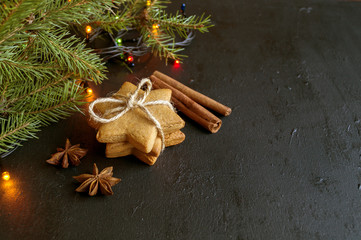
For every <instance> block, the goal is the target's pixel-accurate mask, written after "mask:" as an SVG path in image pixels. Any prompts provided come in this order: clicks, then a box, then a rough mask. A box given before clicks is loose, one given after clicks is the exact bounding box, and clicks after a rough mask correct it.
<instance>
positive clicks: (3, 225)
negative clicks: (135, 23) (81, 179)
mask: <svg viewBox="0 0 361 240" xmlns="http://www.w3.org/2000/svg"><path fill="white" fill-rule="evenodd" d="M174 2H176V1H174ZM184 2H185V3H186V4H187V13H188V14H195V13H196V14H200V13H202V12H204V11H205V12H207V13H209V14H212V20H213V22H214V24H215V27H214V28H212V29H211V32H210V33H209V34H204V35H201V34H197V37H196V39H195V41H194V42H193V43H192V45H191V46H190V47H188V48H187V50H186V51H185V53H186V54H188V55H189V56H190V57H189V58H188V59H186V60H185V61H184V64H182V66H181V67H180V68H174V67H173V66H172V65H168V66H165V65H164V64H163V62H161V61H159V60H158V59H156V58H152V57H149V56H148V57H144V58H142V59H141V62H139V63H138V62H137V63H136V64H137V66H136V67H135V68H134V74H130V73H129V72H127V71H126V70H124V69H123V68H122V67H121V66H120V64H119V63H118V62H115V61H113V62H109V63H108V66H109V80H107V81H105V82H104V83H103V84H102V85H100V86H97V87H95V88H94V90H95V94H96V95H97V96H105V95H106V93H108V92H110V91H115V90H117V89H118V88H119V87H120V85H121V84H122V83H123V82H124V81H125V80H132V79H134V78H135V77H138V78H141V77H145V76H149V75H150V74H151V73H152V72H153V71H154V70H160V71H163V72H165V73H167V74H169V75H171V76H173V77H175V78H177V79H178V80H180V81H182V82H183V83H185V84H186V85H189V86H190V87H192V88H194V89H196V90H198V91H200V92H202V93H204V94H206V95H208V96H210V97H212V98H214V99H217V100H219V101H220V102H222V103H224V104H226V105H229V106H231V107H232V108H233V113H232V114H231V115H230V116H229V117H223V118H222V120H223V126H222V128H221V130H220V131H219V132H218V133H217V134H209V133H208V132H206V131H205V130H203V129H202V128H200V127H198V126H197V125H196V124H194V123H192V122H191V121H189V119H187V118H185V120H186V127H185V128H184V132H185V134H186V141H185V142H184V143H182V144H181V145H178V146H175V147H171V148H168V149H166V151H165V152H164V153H163V154H162V156H161V157H160V158H159V159H158V161H157V163H156V164H155V166H153V167H149V166H146V165H145V164H142V163H141V162H140V161H138V160H137V159H135V158H134V157H131V156H129V157H123V158H119V159H106V158H105V157H104V146H103V145H102V144H99V143H97V142H96V140H95V131H94V130H93V129H91V128H90V127H89V126H88V125H87V122H86V117H84V116H83V115H81V114H76V115H74V116H73V117H71V118H69V119H67V120H63V121H60V123H58V124H53V125H51V126H49V127H46V128H44V129H43V131H42V132H40V134H39V137H40V138H39V140H31V141H29V142H26V143H24V147H22V148H19V149H18V150H17V151H15V152H14V153H13V154H11V155H10V156H8V157H6V158H4V159H1V160H0V161H1V164H2V166H3V168H4V169H7V170H9V171H10V172H11V174H12V181H11V182H10V183H5V182H3V181H2V182H1V183H0V239H239V240H246V239H277V240H280V239H287V240H289V239H305V240H313V239H327V240H330V239H361V230H360V229H361V191H360V190H359V187H358V185H359V184H360V183H361V161H360V154H361V138H360V131H361V108H360V103H361V101H360V99H361V68H360V62H361V61H360V59H361V47H360V46H361V2H340V1H338V2H337V1H331V0H314V1H306V0H302V1H301V0H294V1H290V0H273V1H269V0H252V1H245V0H222V1H218V0H212V1H184ZM180 3H181V2H179V3H178V1H177V2H176V3H174V6H175V8H179V6H178V5H180ZM66 137H69V138H70V139H71V141H72V143H74V144H75V143H81V144H82V146H84V147H86V148H89V149H90V150H89V154H88V155H87V156H86V157H85V158H84V159H83V160H82V164H81V165H80V166H79V167H71V168H69V169H65V170H63V169H59V168H56V167H53V166H50V165H48V164H46V163H45V160H46V159H48V158H49V157H50V155H51V153H53V152H54V151H55V149H56V147H59V146H63V145H64V143H65V139H66ZM94 162H95V163H97V165H98V166H99V168H101V169H102V168H104V167H106V166H114V175H115V176H117V177H120V178H122V182H121V183H119V184H118V185H116V186H115V187H114V192H115V194H114V196H110V197H104V196H97V197H92V198H91V197H88V196H87V195H84V194H78V193H76V192H75V191H74V190H75V188H76V187H77V186H78V184H77V183H76V182H75V181H74V180H73V179H72V176H74V175H78V174H81V173H84V172H90V171H91V169H92V164H93V163H94Z"/></svg>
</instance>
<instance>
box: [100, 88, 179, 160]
mask: <svg viewBox="0 0 361 240" xmlns="http://www.w3.org/2000/svg"><path fill="white" fill-rule="evenodd" d="M136 89H137V87H136V86H135V85H133V84H132V83H129V82H125V83H124V84H123V85H122V87H121V88H120V90H119V91H118V92H117V93H115V94H114V95H113V98H120V97H124V98H129V96H130V95H131V94H133V93H134V92H135V90H136ZM143 94H144V92H143V91H142V90H140V91H139V94H138V96H142V95H143ZM171 94H172V92H171V90H169V89H157V90H152V91H150V93H149V95H148V96H147V97H146V99H145V103H146V102H153V101H158V100H163V101H170V99H171ZM117 107H119V106H117V103H109V102H106V103H98V104H97V105H95V107H94V110H95V111H96V112H97V113H99V114H103V115H104V117H106V118H111V117H112V116H114V115H115V114H114V113H110V114H108V113H107V112H109V109H114V108H117ZM146 108H147V109H148V110H149V112H150V113H151V114H152V116H153V117H154V118H155V119H157V121H158V122H159V123H160V125H161V128H162V130H163V133H164V138H165V139H164V144H165V146H166V147H168V146H172V145H176V144H179V143H181V142H183V141H184V139H185V135H184V133H182V132H181V131H180V129H181V128H183V127H184V124H185V123H184V121H183V119H181V118H180V117H179V116H178V115H177V114H176V113H175V112H174V111H173V110H172V109H170V108H169V107H168V106H166V105H149V106H146ZM97 128H98V133H97V135H96V138H97V140H98V141H99V142H102V143H106V150H105V155H106V157H109V158H116V157H122V156H127V155H134V156H135V157H137V158H138V159H140V160H141V161H143V162H144V163H146V164H149V165H153V164H154V163H155V162H156V161H157V158H158V156H159V155H160V152H161V150H162V141H161V137H160V134H159V132H158V130H157V128H156V126H155V124H154V122H152V121H151V120H150V119H149V117H148V115H147V114H146V113H145V112H144V110H142V109H140V108H138V107H136V108H132V109H130V110H129V111H128V112H126V113H125V114H124V115H123V116H122V117H120V118H118V119H117V120H115V121H112V122H109V123H103V124H100V125H99V126H98V127H97Z"/></svg>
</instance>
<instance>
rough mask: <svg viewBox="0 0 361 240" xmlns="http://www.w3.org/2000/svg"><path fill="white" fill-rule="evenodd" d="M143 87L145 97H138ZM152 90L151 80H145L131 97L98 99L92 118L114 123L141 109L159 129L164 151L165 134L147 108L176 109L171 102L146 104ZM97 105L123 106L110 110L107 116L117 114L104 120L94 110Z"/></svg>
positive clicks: (91, 111)
mask: <svg viewBox="0 0 361 240" xmlns="http://www.w3.org/2000/svg"><path fill="white" fill-rule="evenodd" d="M143 86H145V87H146V89H145V91H144V94H143V96H141V97H138V95H139V90H140V89H141V88H142V87H143ZM151 90H152V82H151V81H150V80H149V78H144V79H142V81H141V82H140V83H139V85H138V87H137V89H136V90H135V91H134V93H133V94H131V95H130V96H129V97H122V99H116V98H111V97H110V98H98V99H96V100H95V101H94V102H92V103H91V104H90V105H89V113H90V116H91V117H92V118H93V119H94V120H95V121H97V122H100V123H110V122H113V121H115V120H117V119H119V118H120V117H122V116H123V115H124V114H126V113H127V112H128V111H129V110H131V109H133V108H140V109H141V110H143V111H144V112H145V113H146V114H147V116H148V118H149V119H150V120H151V121H152V122H153V123H154V125H155V126H156V128H157V130H158V132H159V134H160V136H161V140H162V151H163V149H164V147H165V145H164V132H163V129H162V126H161V125H160V123H159V122H158V120H157V119H156V118H155V117H154V116H153V115H152V114H151V113H150V112H149V110H148V109H147V108H146V107H147V106H152V105H166V106H167V107H169V108H170V109H172V110H173V111H174V108H173V106H172V104H170V102H169V101H164V100H157V101H153V102H146V103H144V101H145V99H146V98H147V96H148V95H149V93H150V91H151ZM97 103H118V104H120V105H121V106H120V107H116V108H113V109H110V110H107V112H106V113H105V114H104V115H106V114H110V113H115V112H117V114H116V115H115V116H114V117H111V118H103V117H102V116H98V115H97V114H96V113H95V112H94V110H93V109H94V106H95V104H97Z"/></svg>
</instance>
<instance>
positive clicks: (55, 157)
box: [46, 139, 88, 168]
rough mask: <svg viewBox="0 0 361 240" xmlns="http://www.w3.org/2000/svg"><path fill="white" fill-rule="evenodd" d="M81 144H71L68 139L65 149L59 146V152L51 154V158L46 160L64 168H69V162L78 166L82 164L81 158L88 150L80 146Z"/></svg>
mask: <svg viewBox="0 0 361 240" xmlns="http://www.w3.org/2000/svg"><path fill="white" fill-rule="evenodd" d="M79 146H80V144H77V145H73V146H72V145H71V143H70V141H69V139H66V143H65V149H63V148H57V149H56V150H57V151H58V152H57V153H54V154H52V155H51V158H50V159H48V160H46V162H47V163H50V164H53V165H60V164H61V166H62V167H63V168H67V167H68V166H69V162H70V163H71V164H72V165H74V166H78V165H79V164H80V159H81V158H82V157H84V156H85V154H86V153H87V152H88V150H87V149H84V148H80V147H79Z"/></svg>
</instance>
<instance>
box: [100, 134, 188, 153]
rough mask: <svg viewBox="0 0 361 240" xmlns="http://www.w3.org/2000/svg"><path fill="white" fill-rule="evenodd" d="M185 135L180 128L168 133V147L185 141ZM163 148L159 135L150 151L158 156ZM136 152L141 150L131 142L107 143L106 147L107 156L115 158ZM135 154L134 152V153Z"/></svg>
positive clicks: (165, 142) (165, 141)
mask: <svg viewBox="0 0 361 240" xmlns="http://www.w3.org/2000/svg"><path fill="white" fill-rule="evenodd" d="M184 139H185V135H184V133H182V132H181V131H180V130H178V131H176V132H174V133H171V134H167V135H165V136H164V144H165V146H166V147H169V146H173V145H177V144H180V143H182V142H183V141H184ZM161 149H162V141H161V138H160V137H157V138H156V140H155V142H154V146H153V148H152V150H151V151H150V152H149V153H144V154H150V155H151V156H155V157H158V156H159V154H160V152H161ZM134 152H140V153H142V152H141V151H139V150H138V149H136V148H135V147H133V145H132V144H130V143H129V142H120V143H107V146H106V149H105V156H106V157H108V158H115V157H123V156H127V155H131V154H133V153H134ZM133 155H134V154H133Z"/></svg>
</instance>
